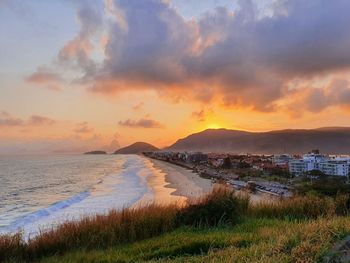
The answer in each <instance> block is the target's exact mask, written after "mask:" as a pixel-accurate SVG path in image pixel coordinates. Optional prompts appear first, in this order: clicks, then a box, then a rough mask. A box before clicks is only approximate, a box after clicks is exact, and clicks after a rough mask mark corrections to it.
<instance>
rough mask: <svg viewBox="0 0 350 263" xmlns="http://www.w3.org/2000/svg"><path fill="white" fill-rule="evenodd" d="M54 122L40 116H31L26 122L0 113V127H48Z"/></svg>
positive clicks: (4, 112)
mask: <svg viewBox="0 0 350 263" xmlns="http://www.w3.org/2000/svg"><path fill="white" fill-rule="evenodd" d="M55 123H56V121H55V120H53V119H50V118H47V117H44V116H40V115H32V116H30V117H29V118H28V120H23V119H21V118H17V117H14V116H12V115H11V114H9V113H8V112H6V111H2V112H0V127H36V126H50V125H53V124H55Z"/></svg>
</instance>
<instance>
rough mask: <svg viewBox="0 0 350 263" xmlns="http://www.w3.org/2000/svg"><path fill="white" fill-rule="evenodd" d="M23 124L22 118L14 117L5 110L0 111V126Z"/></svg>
mask: <svg viewBox="0 0 350 263" xmlns="http://www.w3.org/2000/svg"><path fill="white" fill-rule="evenodd" d="M23 125H24V121H23V120H21V119H19V118H15V117H13V116H11V115H10V114H9V113H7V112H5V111H2V112H1V113H0V127H5V126H7V127H15V126H23Z"/></svg>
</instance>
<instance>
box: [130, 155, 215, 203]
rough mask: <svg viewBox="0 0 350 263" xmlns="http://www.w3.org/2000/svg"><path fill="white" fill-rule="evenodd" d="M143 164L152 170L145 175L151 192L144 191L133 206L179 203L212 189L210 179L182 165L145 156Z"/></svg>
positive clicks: (198, 196)
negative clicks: (149, 173) (149, 174)
mask: <svg viewBox="0 0 350 263" xmlns="http://www.w3.org/2000/svg"><path fill="white" fill-rule="evenodd" d="M145 165H146V166H147V168H148V169H150V170H152V175H151V176H148V177H147V184H148V186H149V187H150V188H151V189H152V192H149V193H146V194H145V195H144V196H143V198H142V199H141V200H140V201H138V202H137V203H136V204H135V205H134V206H140V205H141V206H142V205H145V204H147V203H157V204H169V203H178V204H181V203H184V202H186V201H188V200H194V199H198V198H200V197H201V196H203V195H205V194H208V193H210V192H211V190H212V189H213V183H212V181H211V180H210V179H204V178H202V177H200V176H199V175H198V174H197V173H194V172H193V171H191V170H189V169H186V168H184V167H181V166H178V165H175V164H171V163H168V162H164V161H159V160H155V159H150V158H145Z"/></svg>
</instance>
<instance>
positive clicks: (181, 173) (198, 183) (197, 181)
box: [144, 156, 279, 204]
mask: <svg viewBox="0 0 350 263" xmlns="http://www.w3.org/2000/svg"><path fill="white" fill-rule="evenodd" d="M144 157H145V158H146V159H148V160H149V161H151V162H152V163H153V166H154V167H155V168H158V169H159V170H161V171H163V172H164V173H165V180H166V182H168V184H167V185H164V186H163V187H165V188H173V189H175V191H173V192H172V193H171V195H176V196H180V197H181V196H184V197H186V198H187V200H190V199H198V198H199V197H200V196H202V195H205V194H208V193H210V192H211V190H212V189H213V187H214V185H215V184H218V183H215V182H213V180H212V179H211V178H210V177H209V176H208V177H207V178H206V177H203V176H201V174H200V172H198V171H196V170H194V169H193V167H191V166H186V165H184V164H181V163H176V162H169V161H165V160H159V159H155V158H150V157H147V156H144ZM174 172H175V173H176V174H178V176H176V175H175V174H174ZM181 179H185V181H186V182H187V183H188V184H190V185H191V186H192V190H191V186H189V185H187V184H186V183H181V181H180V180H181ZM208 182H209V183H210V185H208ZM225 185H226V186H229V187H231V188H232V189H234V191H235V193H236V194H237V195H244V196H248V197H249V200H250V202H251V203H252V204H258V203H271V202H276V201H278V200H279V198H278V197H276V196H271V195H270V194H267V193H262V192H256V193H250V192H247V191H244V190H238V189H235V188H234V187H232V185H230V184H227V183H226V184H225ZM193 188H194V189H193ZM155 199H156V198H155Z"/></svg>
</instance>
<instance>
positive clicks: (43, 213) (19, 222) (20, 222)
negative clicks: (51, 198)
mask: <svg viewBox="0 0 350 263" xmlns="http://www.w3.org/2000/svg"><path fill="white" fill-rule="evenodd" d="M89 195H90V193H89V192H88V191H84V192H81V193H79V194H76V195H74V196H72V197H71V198H68V199H65V200H62V201H58V202H56V203H53V204H52V205H50V206H48V207H45V208H42V209H39V210H37V211H35V212H32V213H30V214H27V215H24V216H22V217H20V218H18V219H16V220H15V221H14V222H13V223H12V224H11V225H9V226H8V227H6V228H5V231H3V232H5V233H6V232H14V231H17V230H19V229H21V228H23V227H24V226H25V225H27V224H30V223H33V222H36V221H38V220H40V219H41V218H44V217H47V216H49V215H51V214H53V213H55V212H57V211H60V210H63V209H66V208H67V207H69V206H71V205H73V204H76V203H79V202H81V201H82V200H84V199H86V198H87V197H88V196H89Z"/></svg>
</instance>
